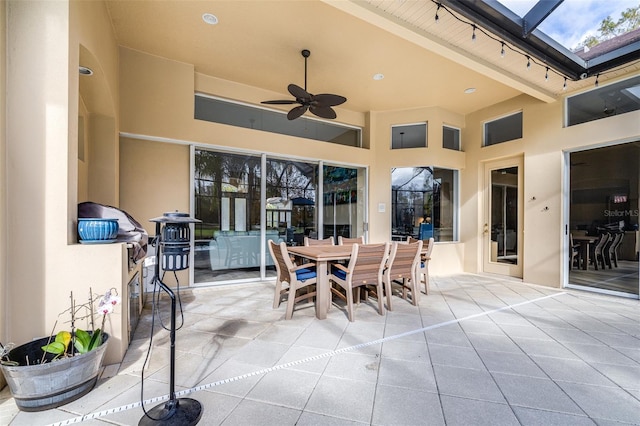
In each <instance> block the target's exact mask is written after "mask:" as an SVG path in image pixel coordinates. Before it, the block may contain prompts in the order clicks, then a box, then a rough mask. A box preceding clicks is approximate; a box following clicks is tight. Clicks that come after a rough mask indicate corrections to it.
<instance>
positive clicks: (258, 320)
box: [0, 274, 640, 426]
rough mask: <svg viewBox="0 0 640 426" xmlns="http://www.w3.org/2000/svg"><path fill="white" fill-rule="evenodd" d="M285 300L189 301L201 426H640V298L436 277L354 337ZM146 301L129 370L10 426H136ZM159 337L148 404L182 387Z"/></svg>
mask: <svg viewBox="0 0 640 426" xmlns="http://www.w3.org/2000/svg"><path fill="white" fill-rule="evenodd" d="M272 294H273V286H272V284H269V283H255V284H248V285H241V286H233V287H232V286H225V287H216V288H200V289H195V290H189V291H185V292H183V294H182V302H183V308H184V326H183V327H182V329H180V330H179V331H178V332H177V342H176V353H177V356H176V391H181V390H186V392H185V394H184V395H180V397H189V398H193V399H196V400H198V401H200V402H201V404H202V406H203V414H202V419H201V420H200V424H202V425H356V424H372V425H445V424H446V425H492V426H496V425H593V424H597V425H607V426H613V425H618V426H619V425H624V424H640V302H639V301H637V300H629V299H622V298H615V297H611V296H603V295H595V294H591V293H586V292H579V291H571V290H569V291H564V290H558V289H551V288H546V287H540V286H533V285H527V284H523V283H520V282H514V281H510V280H505V279H502V278H499V277H487V276H479V275H471V274H463V275H455V276H448V277H432V279H431V292H430V294H429V295H428V296H427V295H424V294H423V295H422V297H421V301H420V306H419V307H415V306H412V305H411V304H409V303H407V302H405V301H403V300H401V299H399V298H398V299H396V301H395V303H394V311H393V312H388V313H387V314H386V315H385V316H379V315H377V313H376V312H375V309H374V307H373V305H368V304H361V305H360V306H359V307H358V308H357V310H356V314H355V322H353V323H349V321H348V320H347V319H346V314H345V312H344V310H342V309H339V308H338V307H335V306H334V307H333V308H332V309H331V311H330V312H329V316H328V319H326V320H323V321H319V320H317V319H315V317H314V312H313V308H312V307H311V306H308V307H305V308H302V309H298V310H297V311H295V312H294V317H293V319H292V320H291V321H285V320H284V319H283V318H284V310H285V306H284V304H283V305H281V306H280V308H279V309H277V310H273V309H272V308H271V303H272ZM149 299H150V298H149ZM147 302H148V303H147V306H148V307H147V308H146V309H145V311H144V313H143V318H142V319H141V321H140V324H139V326H138V329H137V330H136V334H135V339H134V340H133V342H132V344H131V347H130V349H129V351H128V352H127V354H126V356H125V359H124V361H123V363H122V364H121V365H115V366H108V367H107V368H106V369H105V372H104V374H103V377H102V378H101V379H100V381H99V382H98V385H97V387H96V388H95V389H94V390H93V391H91V392H90V393H89V394H88V395H86V396H84V397H83V398H81V399H79V400H77V401H75V402H72V403H70V404H67V405H65V406H63V407H60V408H58V409H55V410H49V411H45V412H39V413H25V412H19V411H18V410H17V408H16V407H15V404H14V403H13V400H12V399H11V398H10V394H9V392H8V389H7V388H5V389H4V390H3V391H2V392H0V424H10V425H12V426H14V425H41V424H43V425H44V424H51V423H57V422H65V423H62V424H73V423H71V422H75V421H76V420H77V419H78V416H81V415H84V414H90V415H91V417H93V418H91V419H89V420H86V421H84V422H82V424H89V425H104V424H118V425H120V424H122V425H135V424H138V421H139V420H140V418H141V417H142V416H143V411H142V409H141V408H140V406H139V401H140V399H141V397H140V384H141V368H142V365H143V362H144V359H145V355H146V353H147V349H148V344H149V334H150V330H151V309H150V308H149V306H150V303H149V302H150V300H148V301H147ZM165 302H166V301H165ZM513 305H516V306H513ZM508 306H511V307H510V308H508ZM160 312H161V314H163V315H164V316H165V317H166V312H168V309H166V308H161V309H160ZM178 322H179V320H178ZM155 330H156V331H155V333H154V338H153V349H152V352H151V356H150V365H149V366H148V367H147V369H146V370H145V374H144V376H145V378H144V398H145V399H151V398H153V397H156V396H162V395H166V394H167V392H168V388H169V385H168V381H169V367H168V365H169V351H170V349H169V336H168V333H167V332H166V331H165V330H162V329H159V325H158V321H156V327H155ZM253 373H256V374H253ZM227 379H230V380H227ZM159 403H161V402H159V401H158V402H153V403H149V404H148V406H147V409H150V408H152V407H153V406H155V405H157V404H159ZM128 404H133V408H129V409H123V410H121V411H119V412H117V413H110V411H112V409H114V408H118V407H123V406H126V405H128ZM104 411H106V412H109V414H104V415H96V413H98V414H100V412H104ZM68 421H71V422H68Z"/></svg>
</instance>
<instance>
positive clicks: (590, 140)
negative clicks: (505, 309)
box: [460, 95, 640, 287]
mask: <svg viewBox="0 0 640 426" xmlns="http://www.w3.org/2000/svg"><path fill="white" fill-rule="evenodd" d="M563 105H564V100H559V101H558V102H555V103H551V104H545V103H542V102H540V101H536V100H534V99H532V98H530V97H528V96H526V95H522V96H519V97H516V98H514V99H511V100H509V101H507V102H504V103H501V104H498V105H494V106H492V107H490V108H486V109H484V110H481V111H477V112H475V113H473V114H469V115H468V116H467V117H466V127H465V129H464V131H463V134H462V139H463V148H464V150H465V152H466V155H467V158H468V159H470V161H467V168H466V171H465V173H463V178H462V180H461V190H462V202H461V212H460V215H461V217H463V218H464V219H463V226H462V229H461V230H462V239H463V240H464V241H465V242H466V244H465V251H464V262H465V270H466V271H468V272H480V271H482V264H481V262H482V245H481V243H482V229H483V228H482V226H483V211H482V200H481V199H480V198H479V197H480V196H481V194H482V191H483V190H484V187H483V181H484V175H483V164H484V162H486V161H490V160H494V159H498V158H502V157H512V156H518V155H523V154H524V248H523V259H524V265H523V266H524V270H523V280H524V281H525V282H528V283H534V284H541V285H548V286H553V287H560V286H562V284H563V282H564V276H563V274H564V272H565V264H566V262H565V259H566V256H565V253H566V251H565V250H566V249H565V246H564V245H565V243H566V241H565V240H566V236H565V232H564V228H565V215H564V209H566V208H567V207H568V206H567V205H566V202H567V200H566V198H565V197H564V192H563V188H564V187H563V185H564V176H565V173H566V172H567V171H566V169H565V167H564V152H565V151H568V150H575V149H578V148H587V147H594V146H599V145H600V146H602V145H607V144H615V143H623V142H631V141H638V140H640V112H639V111H634V112H631V113H627V114H622V115H617V116H614V117H610V118H607V119H604V120H596V121H592V122H589V123H584V124H580V125H577V126H572V127H567V128H565V127H563V114H564V109H563V108H564V107H563ZM520 110H522V111H523V120H524V128H523V138H522V139H520V140H517V141H513V142H507V143H503V144H499V145H494V146H489V147H484V148H483V147H481V144H482V128H483V123H484V122H485V121H488V120H492V119H495V118H497V117H500V116H504V115H505V114H509V113H512V112H516V111H520ZM476 218H477V219H476Z"/></svg>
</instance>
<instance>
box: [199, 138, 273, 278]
mask: <svg viewBox="0 0 640 426" xmlns="http://www.w3.org/2000/svg"><path fill="white" fill-rule="evenodd" d="M260 169H261V167H260V157H259V156H251V155H236V154H228V153H219V152H213V151H207V150H201V149H196V150H195V167H194V170H195V176H194V185H195V188H194V194H195V200H194V204H195V217H196V219H200V220H201V221H202V223H197V224H196V225H195V227H194V239H195V251H194V256H195V257H194V284H198V283H210V282H218V281H228V280H234V279H239V278H240V279H245V278H259V277H260V247H261V245H260V235H261V234H260V197H261V193H260V179H261V170H260Z"/></svg>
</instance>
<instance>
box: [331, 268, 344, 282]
mask: <svg viewBox="0 0 640 426" xmlns="http://www.w3.org/2000/svg"><path fill="white" fill-rule="evenodd" d="M331 273H332V274H333V275H335V276H336V277H338V278H340V279H341V280H346V279H347V273H346V272H345V271H343V270H342V269H340V268H337V267H335V266H334V265H331Z"/></svg>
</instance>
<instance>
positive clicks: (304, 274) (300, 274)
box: [296, 268, 317, 281]
mask: <svg viewBox="0 0 640 426" xmlns="http://www.w3.org/2000/svg"><path fill="white" fill-rule="evenodd" d="M316 275H317V274H316V268H302V269H298V270H297V271H296V278H298V281H306V280H309V279H311V278H315V277H316Z"/></svg>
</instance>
